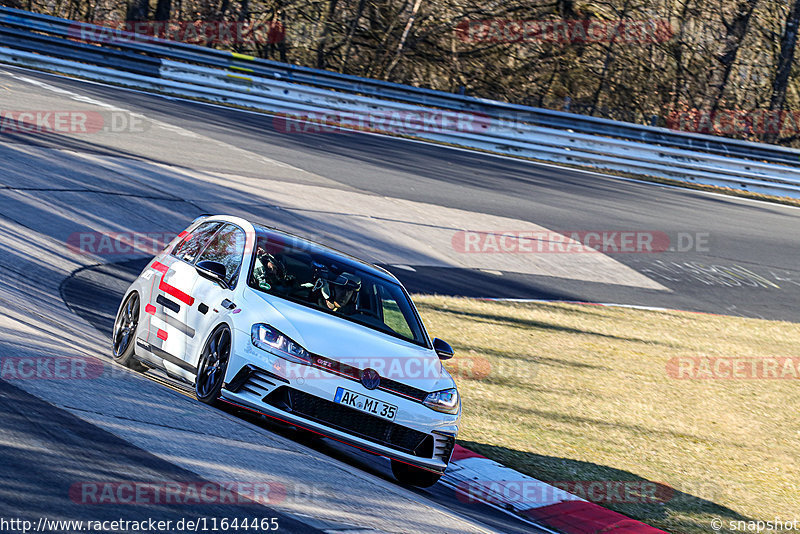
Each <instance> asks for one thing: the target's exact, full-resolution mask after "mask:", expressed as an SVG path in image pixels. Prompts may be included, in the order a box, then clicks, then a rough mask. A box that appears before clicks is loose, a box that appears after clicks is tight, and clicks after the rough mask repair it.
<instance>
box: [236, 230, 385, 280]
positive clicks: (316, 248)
mask: <svg viewBox="0 0 800 534" xmlns="http://www.w3.org/2000/svg"><path fill="white" fill-rule="evenodd" d="M251 224H252V225H253V228H254V229H255V231H256V236H258V237H266V238H267V239H269V240H270V241H276V242H278V243H282V242H286V241H287V238H288V240H289V241H290V242H291V243H292V246H293V248H300V249H302V250H305V251H308V252H310V253H312V254H315V255H320V256H322V257H323V258H325V260H326V261H330V262H332V263H339V264H341V265H343V266H347V267H350V268H353V269H358V270H360V271H362V272H366V273H367V274H370V275H372V276H375V277H377V278H381V279H383V280H387V281H390V282H394V283H396V284H399V283H400V282H399V281H398V280H397V278H396V277H395V276H394V275H393V274H392V273H390V272H389V271H387V270H386V269H383V268H381V267H378V266H377V265H373V264H371V263H368V262H366V261H364V260H360V259H358V258H356V257H354V256H351V255H350V254H347V253H345V252H342V251H340V250H336V249H334V248H331V247H329V246H327V245H323V244H321V243H317V242H316V241H311V240H310V239H306V238H304V237H300V236H298V235H295V234H291V233H289V232H285V231H283V230H278V229H277V228H273V227H271V226H265V225H262V224H256V223H251Z"/></svg>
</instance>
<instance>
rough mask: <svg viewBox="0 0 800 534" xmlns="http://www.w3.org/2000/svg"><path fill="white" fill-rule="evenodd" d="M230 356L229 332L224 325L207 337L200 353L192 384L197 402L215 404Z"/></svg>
mask: <svg viewBox="0 0 800 534" xmlns="http://www.w3.org/2000/svg"><path fill="white" fill-rule="evenodd" d="M230 356H231V331H230V329H229V328H228V327H227V326H226V325H222V326H219V327H217V329H216V330H214V331H213V332H212V333H211V335H210V336H208V341H206V344H205V346H204V347H203V352H202V353H200V364H199V365H198V368H197V379H196V380H195V383H194V392H195V395H196V396H197V400H199V401H200V402H204V403H206V404H216V403H217V399H219V394H220V391H221V390H222V383H223V382H224V381H225V371H226V370H227V369H228V359H229V358H230Z"/></svg>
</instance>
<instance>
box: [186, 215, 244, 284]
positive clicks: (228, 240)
mask: <svg viewBox="0 0 800 534" xmlns="http://www.w3.org/2000/svg"><path fill="white" fill-rule="evenodd" d="M245 240H246V236H245V233H244V230H242V229H241V228H239V227H238V226H234V225H232V224H226V225H225V226H223V227H222V229H221V230H220V231H219V232H217V234H216V235H215V236H214V238H213V239H212V240H211V241H210V242H209V243H208V245H207V246H206V248H205V250H203V252H202V253H201V254H200V256H199V257H198V258H197V261H198V262H201V261H216V262H219V263H221V264H222V265H224V266H225V280H226V281H227V282H228V284H229V285H231V286H233V285H234V283H235V280H236V278H237V276H238V275H239V268H240V267H241V266H242V256H243V255H244V245H245Z"/></svg>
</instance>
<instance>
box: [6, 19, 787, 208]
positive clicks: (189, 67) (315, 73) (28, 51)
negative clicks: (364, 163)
mask: <svg viewBox="0 0 800 534" xmlns="http://www.w3.org/2000/svg"><path fill="white" fill-rule="evenodd" d="M100 31H101V28H100V27H98V26H94V25H90V24H84V23H79V22H74V21H70V20H65V19H59V18H55V17H50V16H47V15H40V14H34V13H29V12H25V11H20V10H15V9H10V8H2V7H0V47H2V48H0V61H4V62H6V63H11V64H17V65H21V66H27V67H33V68H40V69H48V70H53V71H57V72H63V73H66V74H71V75H76V76H83V77H87V78H92V79H97V80H102V81H106V82H111V83H118V84H122V85H128V86H133V87H139V88H145V89H148V90H156V91H160V92H165V93H171V94H176V95H180V96H187V97H193V98H203V99H205V100H211V101H216V102H220V103H227V104H238V105H242V106H247V107H251V108H256V109H261V110H265V111H272V112H279V113H286V114H289V115H301V114H308V113H314V114H320V115H321V114H324V113H326V112H331V111H334V112H336V113H337V114H338V115H337V116H338V117H339V118H341V119H343V122H349V121H348V119H349V118H350V117H353V118H354V119H355V118H358V116H362V117H363V116H364V115H365V114H367V115H368V114H370V113H375V111H376V110H381V111H396V112H401V113H405V114H409V113H425V112H426V110H427V112H430V111H431V109H432V108H436V109H437V110H446V111H447V112H453V113H470V114H475V115H477V116H482V117H486V118H489V119H491V120H488V121H485V122H482V123H480V124H479V126H480V128H478V129H470V130H468V131H461V130H458V129H452V130H449V131H417V132H410V133H412V134H413V135H414V136H416V137H421V138H425V139H430V140H433V141H440V142H446V143H451V144H456V145H460V146H466V147H471V148H478V149H484V150H491V151H494V152H500V153H505V154H511V155H519V156H527V157H534V158H537V159H543V160H547V161H553V162H557V163H572V164H579V165H590V166H593V167H597V168H603V169H612V170H619V171H624V172H630V173H634V174H639V175H651V176H660V177H664V178H671V179H676V180H681V181H689V182H695V183H705V184H711V185H722V186H727V187H733V188H738V189H746V190H749V191H753V192H761V193H766V194H773V195H780V196H794V197H797V198H800V168H798V167H797V166H795V164H796V163H797V162H799V161H800V151H797V150H792V149H787V148H783V147H777V146H772V145H764V144H759V143H748V142H744V141H739V140H729V139H724V138H719V137H714V136H705V135H699V134H687V133H682V132H673V131H671V130H667V129H664V128H653V127H647V126H639V125H635V124H628V123H621V122H614V121H609V120H605V119H598V118H594V117H585V116H581V115H574V114H569V113H562V112H557V111H551V110H542V109H537V108H531V107H526V106H517V105H513V104H506V103H503V102H495V101H490V100H483V99H477V98H473V97H465V96H460V95H453V94H449V93H443V92H439V91H432V90H429V89H421V88H416V87H410V86H403V85H398V84H392V83H388V82H383V81H379V80H370V79H365V78H358V77H354V76H348V75H342V74H338V73H332V72H328V71H321V70H317V69H309V68H304V67H297V66H292V65H285V64H281V63H276V62H272V61H267V60H260V59H256V58H250V57H248V56H242V55H239V54H233V53H231V52H225V51H220V50H214V49H209V48H205V47H199V46H194V45H189V44H186V43H177V42H172V41H164V40H161V39H156V38H152V37H148V36H142V35H138V34H137V35H135V36H134V35H133V34H121V37H122V38H121V39H116V40H110V41H109V39H108V33H106V34H105V37H100V36H99V35H98V34H99V32H100ZM115 35H120V33H119V32H116V30H115ZM78 38H83V39H82V40H76V39H78ZM91 42H95V43H100V44H102V46H97V44H89V43H91ZM731 156H733V157H731Z"/></svg>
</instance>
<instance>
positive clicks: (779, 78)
mask: <svg viewBox="0 0 800 534" xmlns="http://www.w3.org/2000/svg"><path fill="white" fill-rule="evenodd" d="M798 25H800V0H795V2H794V4H793V5H792V8H791V9H790V10H789V14H788V15H787V17H786V26H785V28H784V30H783V37H781V52H780V55H779V56H778V67H777V70H776V71H775V79H774V80H773V81H772V98H770V101H769V109H770V111H774V112H777V113H780V112H782V111H783V107H784V105H785V104H786V88H787V86H788V85H789V74H791V72H792V63H793V62H794V52H795V49H796V48H797V31H798ZM779 133H780V132H767V133H766V135H765V141H767V142H768V143H774V142H775V141H777V140H778V134H779Z"/></svg>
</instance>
